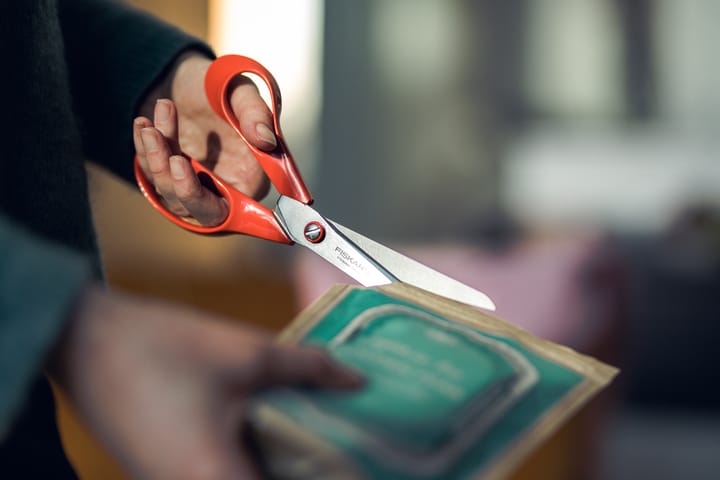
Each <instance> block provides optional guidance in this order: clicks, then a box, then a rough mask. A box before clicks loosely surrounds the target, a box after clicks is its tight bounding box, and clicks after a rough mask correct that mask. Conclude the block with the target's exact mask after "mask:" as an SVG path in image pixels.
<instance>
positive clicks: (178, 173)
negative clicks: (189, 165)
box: [170, 155, 185, 180]
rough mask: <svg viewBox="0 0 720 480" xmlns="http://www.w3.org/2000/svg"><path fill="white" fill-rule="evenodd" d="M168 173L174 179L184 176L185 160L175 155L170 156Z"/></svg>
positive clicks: (180, 178)
mask: <svg viewBox="0 0 720 480" xmlns="http://www.w3.org/2000/svg"><path fill="white" fill-rule="evenodd" d="M170 174H172V176H173V178H174V179H175V180H182V179H183V178H185V160H184V159H183V158H182V157H179V156H177V155H173V156H172V157H170Z"/></svg>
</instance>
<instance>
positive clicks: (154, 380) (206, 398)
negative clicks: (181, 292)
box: [51, 287, 362, 480]
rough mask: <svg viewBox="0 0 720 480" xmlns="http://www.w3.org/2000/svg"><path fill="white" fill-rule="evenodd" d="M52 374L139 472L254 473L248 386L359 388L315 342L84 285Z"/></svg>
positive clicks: (175, 475) (154, 475)
mask: <svg viewBox="0 0 720 480" xmlns="http://www.w3.org/2000/svg"><path fill="white" fill-rule="evenodd" d="M51 362H52V363H51V374H52V375H53V376H54V377H55V379H56V380H57V383H58V384H59V385H60V386H61V388H63V390H65V392H66V393H67V395H68V397H69V398H70V399H71V401H72V403H73V404H74V406H75V408H76V410H77V412H78V413H79V415H80V417H81V418H83V420H84V421H85V423H86V424H87V426H88V427H89V428H90V430H91V431H93V433H94V434H95V435H96V436H97V438H98V439H99V440H100V441H101V443H103V444H104V445H105V447H106V448H107V449H108V451H109V452H110V453H111V454H112V455H113V456H114V457H115V458H116V459H117V460H119V462H120V464H121V465H123V466H124V467H125V468H126V469H127V471H128V472H127V473H129V474H130V475H131V476H132V478H141V479H145V478H148V479H166V478H167V479H176V480H181V479H185V478H187V479H197V478H201V479H230V478H242V479H254V478H258V477H257V472H256V471H255V467H254V464H253V461H252V459H251V458H250V457H249V455H247V453H246V451H245V450H244V449H243V446H242V442H241V441H240V439H241V433H242V425H243V414H244V408H245V406H246V402H247V401H248V398H249V396H250V395H251V394H252V393H253V392H255V391H257V390H259V389H262V388H267V387H272V386H274V385H293V384H295V385H296V384H304V385H311V386H315V387H330V388H353V387H357V386H359V385H360V384H361V383H362V380H360V379H359V377H358V376H357V375H356V374H354V373H352V372H350V371H348V370H346V369H345V368H343V367H340V366H338V365H337V364H336V363H335V362H334V361H332V360H331V359H330V357H329V356H328V355H327V354H325V353H323V352H322V351H320V350H318V349H310V348H302V347H296V346H281V345H279V344H276V343H274V342H273V341H272V340H271V339H270V338H269V336H268V335H267V334H265V333H263V332H260V331H257V330H253V329H250V328H248V327H245V326H240V325H238V324H237V322H232V321H226V320H224V319H220V318H215V317H212V316H210V315H207V314H202V313H200V312H197V311H193V310H189V309H186V308H184V307H180V306H177V305H171V304H167V303H163V302H158V301H153V300H147V299H141V298H138V297H134V296H130V295H125V294H120V293H117V292H116V293H112V292H106V291H104V290H101V289H99V288H96V287H91V288H90V289H88V290H87V292H86V294H85V295H84V297H83V298H82V301H81V303H80V304H79V307H78V308H77V311H76V314H75V316H74V318H73V319H72V321H71V323H70V328H69V330H68V332H66V334H65V336H64V338H63V340H62V342H61V343H60V346H59V348H58V350H57V352H56V353H55V354H54V356H53V357H52V358H51Z"/></svg>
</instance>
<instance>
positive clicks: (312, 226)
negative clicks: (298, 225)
mask: <svg viewBox="0 0 720 480" xmlns="http://www.w3.org/2000/svg"><path fill="white" fill-rule="evenodd" d="M303 233H304V234H305V239H306V240H307V241H308V242H310V243H320V242H322V241H323V239H325V227H323V226H322V225H321V224H320V223H319V222H309V223H308V224H307V225H305V230H304V231H303Z"/></svg>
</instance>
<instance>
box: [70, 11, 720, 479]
mask: <svg viewBox="0 0 720 480" xmlns="http://www.w3.org/2000/svg"><path fill="white" fill-rule="evenodd" d="M131 3H133V4H135V5H136V6H138V7H139V8H142V9H145V10H147V11H149V12H152V13H154V14H156V15H159V16H160V17H162V18H164V19H166V20H168V21H169V22H172V23H174V24H176V25H178V26H180V27H181V28H183V29H185V30H188V31H190V32H192V33H194V34H196V35H198V36H199V37H202V38H204V39H206V40H207V41H208V42H210V43H211V45H212V46H213V48H215V50H216V51H217V53H218V54H223V53H239V54H244V55H248V56H251V57H254V58H256V59H257V60H259V61H260V62H261V63H263V64H265V65H266V66H267V67H268V68H269V69H270V70H271V71H272V72H273V73H274V74H275V76H276V78H277V80H278V82H279V84H280V87H281V89H282V92H283V102H284V103H283V108H284V110H283V115H282V126H283V131H284V133H285V137H286V139H287V142H288V144H289V146H290V148H291V150H292V151H293V153H294V156H295V159H296V161H297V163H298V165H299V167H300V170H301V171H302V172H303V174H304V177H305V180H306V182H307V183H308V185H309V187H310V189H311V191H312V192H313V193H314V196H315V198H316V205H317V208H318V209H319V210H320V211H321V212H323V213H324V214H326V215H327V216H329V217H330V218H333V219H336V220H338V221H340V222H341V223H343V224H345V225H348V226H350V227H351V228H353V229H355V230H357V231H359V232H362V233H364V234H366V235H368V236H370V237H372V238H375V239H376V240H379V241H382V242H384V243H387V244H389V245H391V246H394V247H396V248H397V249H399V250H401V251H403V252H407V253H410V254H411V256H414V257H416V258H418V259H420V260H421V261H423V262H425V263H427V264H428V265H431V266H435V267H436V268H438V269H440V270H442V271H444V272H445V273H448V274H450V275H451V276H454V277H457V278H458V279H460V280H462V281H465V282H466V283H468V284H470V285H472V286H475V287H477V288H480V289H482V290H484V291H486V292H488V293H490V294H491V296H493V298H494V299H495V300H496V303H497V304H498V312H497V313H498V315H499V316H500V317H502V318H504V319H506V320H508V321H511V322H513V323H516V324H519V325H521V326H522V327H524V328H526V329H528V330H530V331H532V332H533V333H535V334H537V335H539V336H541V337H544V338H548V339H550V340H553V341H557V342H560V343H563V344H566V345H569V346H571V347H573V348H575V349H577V350H579V351H581V352H583V353H587V354H590V355H593V356H596V357H599V358H600V359H602V360H605V361H607V362H609V363H612V364H614V365H616V366H619V367H620V368H621V369H622V373H621V374H620V376H619V377H618V379H617V380H616V382H615V383H614V384H613V386H612V387H611V388H610V389H609V390H607V391H606V392H604V393H603V394H602V395H600V397H598V398H597V399H596V400H595V401H593V402H592V403H591V404H590V405H589V406H588V407H587V408H586V409H584V410H583V411H582V412H581V413H580V414H579V415H578V416H577V417H576V418H575V419H574V420H573V421H572V422H571V423H570V424H569V425H568V426H567V427H565V428H563V430H562V431H560V432H559V433H558V434H556V435H555V436H554V437H553V439H552V440H551V441H550V442H548V443H547V444H546V445H545V446H544V447H543V448H542V449H541V450H540V451H538V452H536V453H535V454H534V455H533V456H532V457H531V458H530V459H529V460H528V462H527V463H526V464H525V465H524V466H523V467H521V468H520V470H519V471H518V472H516V474H515V476H514V477H513V478H518V479H524V478H528V479H530V478H532V479H545V478H547V479H599V480H605V479H608V480H609V479H636V478H654V479H659V480H663V479H675V478H683V479H686V480H690V479H716V478H720V384H719V382H718V381H719V380H720V375H719V374H718V371H719V370H718V365H719V363H720V362H718V359H717V353H716V352H717V351H718V344H719V343H720V315H719V313H720V295H719V293H720V288H719V287H720V214H719V212H720V210H719V207H720V161H718V152H720V92H719V91H718V90H720V62H719V61H718V56H717V52H716V50H717V48H718V45H720V30H718V28H717V25H718V24H719V22H720V2H716V1H714V0H683V1H682V2H679V1H673V0H625V1H623V0H504V1H503V0H498V1H489V0H488V1H482V0H477V1H472V0H445V1H439V0H436V1H433V0H393V1H380V0H366V1H352V0H335V1H332V2H324V1H322V0H264V1H262V2H257V1H250V0H185V1H183V2H174V1H172V0H133V1H132V2H131ZM128 161H129V160H128ZM91 175H92V182H91V188H92V193H93V198H94V208H95V216H96V219H97V222H98V225H99V227H98V228H99V235H100V239H101V243H102V245H103V251H104V256H105V260H106V263H107V272H108V277H109V280H110V282H111V283H112V284H113V285H115V286H117V287H119V288H126V289H131V290H135V291H139V292H143V293H146V294H150V295H156V296H163V297H166V298H172V299H174V300H177V301H182V302H186V303H191V304H194V305H198V306H201V307H203V308H207V309H211V310H215V311H218V312H221V313H225V314H228V315H231V316H233V317H236V318H238V319H242V320H245V321H251V322H255V323H258V324H262V325H265V326H267V327H269V328H273V329H279V328H281V327H282V326H283V325H285V324H287V323H288V322H289V320H290V319H291V318H292V317H293V316H294V315H295V313H297V312H298V311H299V309H301V308H302V307H303V306H305V305H307V304H308V303H309V302H311V301H312V300H314V299H315V298H317V296H319V295H320V294H322V292H323V291H324V290H325V289H326V288H327V287H328V286H329V285H331V284H332V283H335V282H349V280H348V279H346V278H343V277H341V276H340V277H338V274H337V273H335V272H333V271H332V269H331V268H330V267H328V266H325V265H322V264H320V263H318V262H317V261H315V260H314V259H311V258H309V257H308V256H307V255H304V254H303V253H302V252H300V251H298V250H299V249H297V248H287V247H285V246H280V245H270V244H268V242H262V241H259V240H254V239H249V238H243V237H224V238H203V237H199V236H196V235H192V234H189V233H186V232H183V231H181V230H180V229H178V228H177V227H175V226H173V225H171V224H170V223H169V222H166V221H164V220H163V219H162V218H161V217H160V216H159V215H158V214H157V213H156V212H154V211H153V210H152V208H151V207H150V206H149V205H148V204H146V202H145V201H144V200H143V199H142V198H141V197H140V195H139V194H138V192H137V190H136V188H135V187H134V186H129V185H125V184H123V183H121V182H119V181H118V180H116V179H115V178H113V177H111V176H110V175H108V174H107V173H105V172H103V171H100V170H98V169H95V168H92V167H91ZM272 200H273V199H272V198H271V199H270V200H269V203H272ZM128 212H130V215H128ZM63 408H64V409H65V410H64V412H65V413H63V415H62V416H61V420H62V426H63V431H64V435H65V439H66V443H67V445H68V450H69V452H70V455H71V457H72V458H73V460H74V462H75V464H76V466H77V467H78V469H79V470H80V472H81V474H82V475H83V476H84V477H85V478H123V475H122V473H121V472H119V471H118V470H117V469H116V468H115V467H113V466H112V463H111V462H110V461H109V460H108V459H107V458H106V457H104V456H103V454H102V453H101V452H99V451H98V450H97V447H95V446H94V442H93V441H92V439H91V438H89V437H88V436H87V434H86V433H84V431H83V430H82V428H81V426H79V425H78V424H77V422H76V421H75V420H74V418H73V416H72V414H71V413H69V412H68V411H67V408H66V407H63Z"/></svg>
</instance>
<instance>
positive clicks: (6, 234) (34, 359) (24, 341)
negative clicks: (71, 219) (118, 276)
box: [0, 214, 93, 442]
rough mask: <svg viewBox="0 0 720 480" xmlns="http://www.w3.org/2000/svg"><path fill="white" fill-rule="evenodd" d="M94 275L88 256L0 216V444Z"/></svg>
mask: <svg viewBox="0 0 720 480" xmlns="http://www.w3.org/2000/svg"><path fill="white" fill-rule="evenodd" d="M92 272H93V269H92V268H91V265H90V262H89V261H88V259H87V257H86V256H84V255H81V254H79V253H77V252H75V251H73V250H71V249H68V248H65V247H61V246H58V245H57V244H53V243H50V242H48V241H46V240H43V239H41V238H40V237H38V236H36V235H34V234H31V233H30V232H28V231H27V230H25V229H24V228H22V227H20V226H19V225H17V224H16V223H15V222H13V221H11V220H9V219H8V218H7V217H5V216H3V215H2V214H0V379H1V381H0V442H2V439H3V436H4V434H5V433H7V431H8V429H9V428H10V427H11V425H12V420H13V418H14V417H15V415H16V414H17V413H18V411H19V409H20V406H21V405H22V402H23V401H24V399H25V397H26V395H27V393H28V388H29V387H30V384H31V382H32V379H33V378H35V375H36V373H37V371H39V370H40V369H41V368H42V363H43V359H44V358H45V356H46V354H47V352H48V351H49V350H50V349H51V347H52V345H53V344H54V343H55V341H56V339H57V337H58V336H59V332H60V331H61V330H62V328H63V325H64V321H65V319H66V318H67V312H68V311H69V310H70V309H71V308H72V305H73V304H74V303H75V298H76V296H77V292H78V291H79V290H80V289H81V288H83V285H85V284H86V283H87V282H88V281H89V279H90V278H91V277H92Z"/></svg>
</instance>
